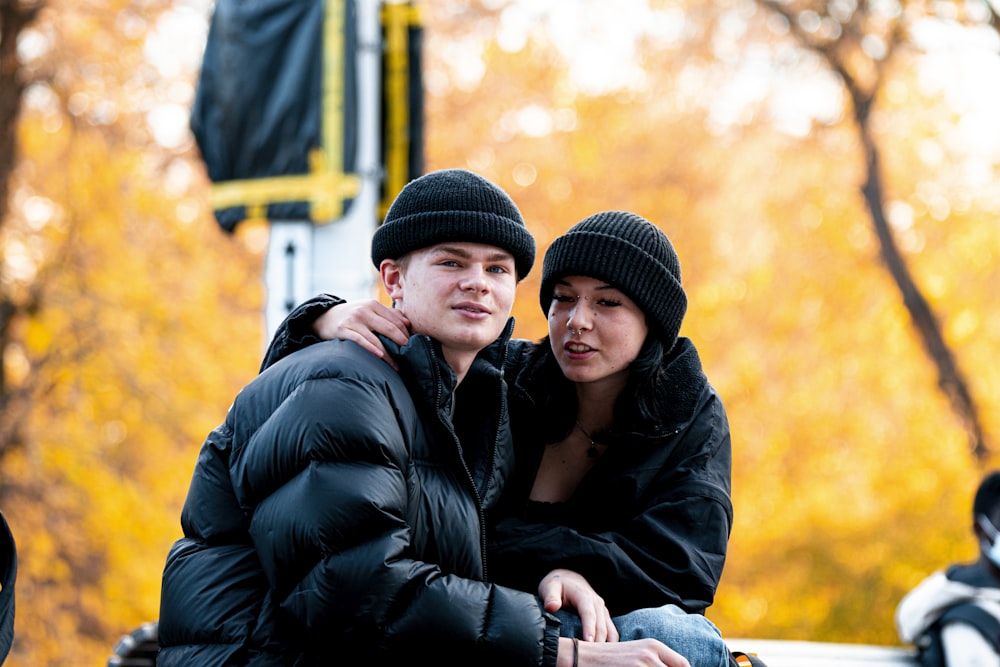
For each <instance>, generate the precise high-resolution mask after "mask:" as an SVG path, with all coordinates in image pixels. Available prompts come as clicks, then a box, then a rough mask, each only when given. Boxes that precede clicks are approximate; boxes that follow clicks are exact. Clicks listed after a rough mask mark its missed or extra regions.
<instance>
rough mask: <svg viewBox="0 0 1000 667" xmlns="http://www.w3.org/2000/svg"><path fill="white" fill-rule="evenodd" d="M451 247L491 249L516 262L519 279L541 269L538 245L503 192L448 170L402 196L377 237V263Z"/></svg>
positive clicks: (410, 187) (471, 176)
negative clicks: (447, 244) (505, 253)
mask: <svg viewBox="0 0 1000 667" xmlns="http://www.w3.org/2000/svg"><path fill="white" fill-rule="evenodd" d="M446 241H453V242H457V241H466V242H469V243H485V244H488V245H493V246H497V247H498V248H503V249H504V250H506V251H508V252H509V253H510V254H511V255H513V256H514V265H515V269H516V271H517V279H518V280H521V279H522V278H524V277H525V276H526V275H528V272H529V271H531V266H532V265H533V264H534V263H535V239H534V237H533V236H532V235H531V233H530V232H528V228H527V227H526V226H525V224H524V218H523V217H521V212H520V211H519V210H518V208H517V205H516V204H515V203H514V201H513V200H512V199H511V198H510V196H509V195H508V194H507V193H506V192H504V191H503V190H502V189H501V188H500V187H499V186H497V185H496V184H494V183H492V182H491V181H489V180H487V179H485V178H483V177H482V176H480V175H478V174H474V173H472V172H471V171H467V170H465V169H442V170H439V171H432V172H430V173H428V174H424V175H423V176H420V177H419V178H415V179H413V180H412V181H410V182H409V183H407V184H406V186H405V187H404V188H403V189H402V190H400V192H399V194H398V195H396V199H395V200H394V201H393V202H392V206H390V207H389V212H388V213H387V214H386V216H385V221H384V222H383V223H382V225H381V226H380V227H379V228H378V229H377V230H375V235H374V236H373V237H372V262H374V263H375V266H376V267H378V266H379V265H380V264H381V263H382V260H383V259H398V258H399V257H401V256H403V255H405V254H406V253H408V252H410V251H411V250H418V249H420V248H427V247H429V246H432V245H435V244H437V243H442V242H446Z"/></svg>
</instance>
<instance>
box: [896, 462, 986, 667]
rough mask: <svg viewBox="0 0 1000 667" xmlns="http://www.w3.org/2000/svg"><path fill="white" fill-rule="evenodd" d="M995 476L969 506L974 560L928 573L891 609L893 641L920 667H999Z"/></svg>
mask: <svg viewBox="0 0 1000 667" xmlns="http://www.w3.org/2000/svg"><path fill="white" fill-rule="evenodd" d="M998 526H1000V471H994V472H991V473H989V474H988V475H986V477H984V478H983V480H982V481H981V482H980V484H979V487H978V489H977V490H976V494H975V498H974V499H973V502H972V537H973V539H975V541H976V544H977V545H978V546H979V558H978V559H976V560H975V561H974V562H971V563H959V564H952V565H949V566H948V567H946V568H944V569H942V570H938V571H937V572H934V573H933V574H931V575H930V576H928V577H927V578H926V579H924V580H923V581H921V582H920V583H919V584H918V585H917V586H916V588H914V589H913V590H912V591H910V592H909V593H907V594H906V596H904V597H903V599H902V600H901V601H900V603H899V605H898V606H897V607H896V629H897V631H898V632H899V637H900V639H902V640H903V641H904V642H906V643H908V644H914V645H915V646H916V647H917V653H918V658H919V661H920V664H921V665H922V666H923V667H1000V531H998V529H997V527H998Z"/></svg>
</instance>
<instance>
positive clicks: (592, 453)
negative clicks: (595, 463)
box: [576, 419, 600, 459]
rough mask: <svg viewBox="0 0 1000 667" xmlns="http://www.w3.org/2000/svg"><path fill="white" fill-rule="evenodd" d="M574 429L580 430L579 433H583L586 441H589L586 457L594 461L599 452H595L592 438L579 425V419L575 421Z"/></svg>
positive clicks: (594, 443) (595, 445)
mask: <svg viewBox="0 0 1000 667" xmlns="http://www.w3.org/2000/svg"><path fill="white" fill-rule="evenodd" d="M576 427H577V428H578V429H580V433H583V435H584V436H585V437H586V438H587V440H590V446H589V447H587V456H588V457H589V458H592V459H596V458H597V457H598V455H599V454H600V452H599V451H597V443H596V442H594V436H592V435H590V433H588V432H587V429H585V428H584V427H583V424H581V423H580V420H579V419H577V420H576Z"/></svg>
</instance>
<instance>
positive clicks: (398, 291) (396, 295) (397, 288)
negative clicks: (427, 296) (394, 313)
mask: <svg viewBox="0 0 1000 667" xmlns="http://www.w3.org/2000/svg"><path fill="white" fill-rule="evenodd" d="M378 270H379V274H380V275H381V276H382V287H384V288H385V293H386V294H388V295H389V298H390V299H392V301H393V303H395V302H396V301H399V300H400V299H401V298H402V297H403V282H404V276H403V268H402V267H401V266H400V265H399V262H397V261H396V260H394V259H383V260H382V263H381V264H379V267H378Z"/></svg>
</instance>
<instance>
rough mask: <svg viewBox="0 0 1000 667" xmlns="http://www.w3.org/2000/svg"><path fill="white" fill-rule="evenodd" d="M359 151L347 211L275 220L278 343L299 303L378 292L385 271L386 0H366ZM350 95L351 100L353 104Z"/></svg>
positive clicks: (273, 302) (269, 307) (269, 315)
mask: <svg viewBox="0 0 1000 667" xmlns="http://www.w3.org/2000/svg"><path fill="white" fill-rule="evenodd" d="M356 7H357V13H356V16H357V26H356V29H357V44H358V50H357V52H356V54H355V60H354V62H355V68H356V73H357V93H358V97H357V99H356V100H354V102H355V104H356V105H357V119H358V122H357V127H356V128H355V129H356V131H357V132H358V136H357V137H356V140H357V147H358V148H357V155H356V156H355V167H356V170H355V173H356V174H357V176H358V177H359V178H360V180H361V186H360V189H359V191H358V194H357V196H356V197H355V198H354V201H353V202H352V203H351V204H350V207H349V209H348V211H347V213H346V214H345V215H344V216H343V217H341V218H339V219H337V220H333V221H331V222H327V223H323V224H315V223H312V222H309V221H302V222H300V221H280V220H279V221H275V220H272V221H271V222H270V237H269V241H268V249H267V258H266V264H265V271H264V280H265V287H266V290H267V303H266V305H265V326H266V329H267V336H266V339H265V340H270V339H271V337H272V336H273V335H274V332H275V330H276V329H277V327H278V325H279V324H281V321H282V320H284V318H285V316H286V315H288V313H289V312H290V311H291V309H292V308H294V307H295V306H296V305H298V304H300V303H302V302H303V301H305V300H306V299H308V298H310V297H313V296H315V295H317V294H319V293H320V292H326V293H330V294H335V295H336V296H339V297H342V298H344V299H347V300H349V301H352V300H356V299H370V298H373V297H375V296H376V295H377V293H378V291H377V290H378V281H377V278H378V273H377V271H376V270H375V267H374V266H372V263H371V252H370V250H371V237H372V234H373V233H374V231H375V228H376V227H377V226H378V222H379V221H378V210H379V186H380V183H381V176H382V171H383V168H382V165H381V163H380V158H379V152H380V145H379V139H380V126H381V121H380V117H381V111H380V100H381V95H380V91H381V88H382V81H381V60H382V31H381V16H380V12H381V2H379V1H378V0H358V2H357V5H356ZM348 102H349V101H348V100H345V103H348Z"/></svg>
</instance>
